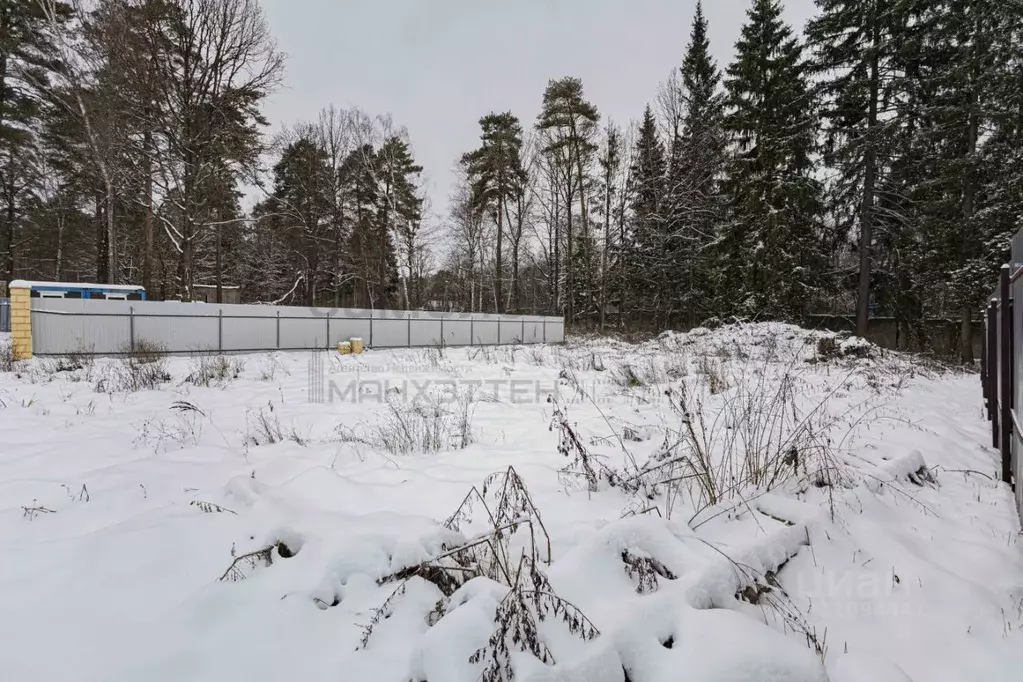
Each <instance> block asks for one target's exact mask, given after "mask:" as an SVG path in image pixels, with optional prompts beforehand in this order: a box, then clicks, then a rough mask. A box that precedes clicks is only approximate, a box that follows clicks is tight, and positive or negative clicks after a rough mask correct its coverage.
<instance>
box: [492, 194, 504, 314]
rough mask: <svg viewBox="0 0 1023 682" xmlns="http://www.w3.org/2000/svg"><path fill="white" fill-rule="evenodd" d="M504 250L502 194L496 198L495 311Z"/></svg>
mask: <svg viewBox="0 0 1023 682" xmlns="http://www.w3.org/2000/svg"><path fill="white" fill-rule="evenodd" d="M503 252H504V196H499V197H498V198H497V253H496V254H495V256H496V260H495V262H494V298H495V299H496V300H495V303H494V306H495V309H496V312H497V313H499V314H500V313H501V312H502V310H501V302H502V301H501V299H502V298H503V295H502V294H503V289H504V287H503V286H502V282H501V280H502V279H504V263H503V261H502V254H503Z"/></svg>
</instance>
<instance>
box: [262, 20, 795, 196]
mask: <svg viewBox="0 0 1023 682" xmlns="http://www.w3.org/2000/svg"><path fill="white" fill-rule="evenodd" d="M262 2H263V7H264V9H265V11H266V14H267V17H268V19H269V22H270V27H271V29H272V31H273V33H274V36H275V37H276V39H277V41H278V43H279V46H280V48H281V49H282V50H283V51H284V52H286V53H287V55H288V64H287V76H286V80H285V86H284V88H282V89H281V90H280V91H279V92H277V93H276V94H275V95H274V96H273V98H272V99H271V101H270V102H269V103H268V105H267V107H266V113H267V115H268V117H269V119H270V121H271V122H272V123H273V126H274V130H275V131H276V130H278V129H279V128H280V127H281V126H282V125H287V124H291V123H294V122H296V121H299V120H303V119H314V118H315V117H316V114H317V112H318V111H319V110H320V109H321V108H322V107H324V106H326V105H328V104H331V103H333V104H335V105H337V106H338V107H341V108H347V107H350V106H358V107H360V108H362V109H363V110H364V111H366V112H367V113H369V114H370V115H375V114H384V113H390V114H391V115H392V116H393V118H394V121H395V123H396V124H398V125H404V126H406V127H407V128H408V130H409V134H410V136H411V139H412V146H413V150H414V152H415V155H416V158H417V160H418V161H419V163H420V164H421V165H423V166H424V168H425V175H426V179H427V189H428V191H429V194H430V196H431V198H432V199H433V211H434V212H435V213H443V212H445V211H446V209H447V197H448V194H449V192H450V190H451V179H452V178H451V172H450V171H451V168H452V166H453V164H454V162H455V160H456V159H457V158H458V157H459V156H460V155H461V154H462V153H463V152H465V151H467V150H469V149H472V148H473V147H474V146H475V145H476V143H477V142H478V136H479V127H478V125H477V121H478V120H479V118H480V117H481V116H482V115H484V114H486V113H489V112H490V111H505V110H511V111H512V112H514V113H515V114H516V115H517V116H519V118H520V119H521V120H522V122H523V126H526V127H528V126H531V125H532V124H533V122H534V120H535V118H536V115H537V113H538V112H539V109H540V103H541V100H542V96H543V90H544V87H545V86H546V85H547V81H548V80H550V79H551V78H560V77H562V76H577V77H580V78H582V80H583V86H584V88H585V92H586V95H587V97H588V98H589V100H590V101H591V102H593V103H594V104H595V105H596V106H597V107H598V109H599V110H600V112H601V114H602V116H604V117H608V116H610V117H611V118H612V119H614V120H615V121H616V122H618V123H620V124H623V125H624V124H626V123H627V122H628V121H629V119H632V118H638V117H639V116H640V115H641V114H642V112H643V107H644V106H645V104H646V103H647V102H652V101H653V98H654V97H655V94H656V91H657V85H658V83H660V82H662V81H663V80H664V79H665V78H666V77H667V75H668V74H669V72H670V71H671V69H673V68H677V67H678V65H679V64H680V63H681V60H682V54H683V51H684V50H685V46H686V42H687V41H688V38H689V29H690V22H691V21H692V16H693V11H694V9H695V7H696V0H503V1H498V0H262ZM749 4H750V2H749V1H748V0H710V1H709V2H705V3H704V12H705V14H706V15H707V18H708V21H709V23H710V40H711V49H712V50H713V53H714V56H715V57H716V58H717V60H718V66H719V67H721V68H723V67H724V66H725V65H726V64H727V62H728V61H729V59H730V58H731V55H732V53H733V49H734V43H735V40H736V38H737V36H738V33H739V29H740V27H741V25H742V22H743V21H744V20H745V16H746V9H747V7H748V6H749ZM785 4H786V15H787V18H788V20H789V22H790V23H792V24H793V25H794V26H795V27H796V28H797V29H799V30H801V29H802V27H803V25H804V24H805V22H806V20H807V19H808V18H809V17H810V15H811V14H812V12H813V0H787V2H786V3H785Z"/></svg>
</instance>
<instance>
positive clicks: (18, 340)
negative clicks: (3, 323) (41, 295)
mask: <svg viewBox="0 0 1023 682" xmlns="http://www.w3.org/2000/svg"><path fill="white" fill-rule="evenodd" d="M10 290H11V350H12V351H13V355H14V359H15V360H28V359H29V358H31V357H32V298H31V296H32V290H31V289H29V288H28V287H20V286H18V282H11V284H10Z"/></svg>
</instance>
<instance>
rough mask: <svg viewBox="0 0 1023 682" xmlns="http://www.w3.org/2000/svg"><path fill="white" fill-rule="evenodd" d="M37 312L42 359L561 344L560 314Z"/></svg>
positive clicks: (144, 308) (51, 303) (193, 306)
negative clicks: (148, 345)
mask: <svg viewBox="0 0 1023 682" xmlns="http://www.w3.org/2000/svg"><path fill="white" fill-rule="evenodd" d="M32 310H33V313H32V324H33V348H34V352H35V353H37V354H39V355H60V354H65V353H71V352H92V353H97V354H111V353H123V352H127V351H128V350H129V349H130V348H131V347H132V344H133V343H138V342H139V341H142V340H145V341H151V342H153V343H157V344H159V345H161V346H163V347H164V348H165V349H166V350H167V352H171V353H194V352H203V351H221V352H245V351H261V350H276V349H281V350H305V349H314V348H334V347H336V346H337V344H338V343H339V342H340V341H343V340H347V339H350V338H352V337H361V338H362V339H363V341H364V343H365V344H366V346H367V347H371V348H374V347H375V348H400V347H409V346H413V347H414V346H419V347H422V346H433V345H438V344H441V343H444V344H446V345H479V344H485V345H494V344H498V343H504V344H508V343H521V342H525V343H543V342H545V341H546V342H548V343H560V342H561V341H562V340H563V339H564V321H563V319H562V318H555V317H536V316H518V315H490V314H471V315H470V314H465V313H433V312H425V311H400V310H363V309H351V308H332V309H330V308H303V307H283V306H258V305H217V304H208V303H181V302H160V301H102V300H79V299H45V298H43V299H34V300H33V303H32Z"/></svg>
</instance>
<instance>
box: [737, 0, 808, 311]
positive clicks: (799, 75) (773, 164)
mask: <svg viewBox="0 0 1023 682" xmlns="http://www.w3.org/2000/svg"><path fill="white" fill-rule="evenodd" d="M725 88H726V91H727V99H726V102H727V106H728V113H727V115H726V117H725V123H724V125H725V130H726V131H727V132H728V134H729V136H730V141H731V155H730V160H729V167H728V178H727V183H726V197H727V201H728V219H727V223H726V227H725V229H724V231H723V235H722V240H721V243H720V247H721V249H720V252H721V254H722V255H723V259H722V263H721V267H722V272H723V275H724V282H723V283H724V285H725V291H726V292H727V293H728V295H729V296H730V297H731V299H732V300H731V304H732V309H733V310H734V311H735V312H738V313H741V314H744V315H753V314H759V315H767V316H770V317H779V318H788V319H791V318H793V317H795V316H797V315H799V314H800V313H803V312H805V311H806V307H807V305H808V304H811V303H812V302H814V301H815V300H819V295H820V293H821V291H822V290H824V289H825V280H826V276H827V275H826V270H827V258H826V254H825V253H824V244H823V241H822V239H821V230H820V213H821V199H820V186H819V183H818V181H817V180H816V179H815V177H814V167H813V160H812V157H811V153H812V151H813V147H814V134H815V128H816V121H815V119H814V106H813V102H812V97H811V95H810V92H809V89H808V86H807V78H806V74H805V66H804V63H803V58H802V47H801V46H800V44H799V41H798V39H797V38H796V37H795V36H794V34H793V32H792V29H791V28H790V27H789V26H788V25H786V24H785V23H784V21H783V20H782V18H781V5H780V3H779V2H778V1H777V0H753V5H752V7H751V8H750V9H749V10H748V11H747V21H746V23H745V25H744V26H743V28H742V33H741V36H740V38H739V40H738V42H737V43H736V58H735V61H734V62H733V63H732V64H731V65H730V66H729V67H728V70H727V78H726V80H725Z"/></svg>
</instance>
